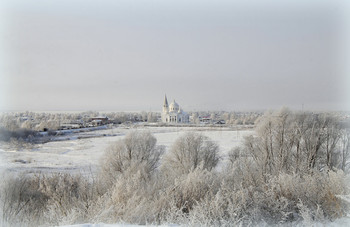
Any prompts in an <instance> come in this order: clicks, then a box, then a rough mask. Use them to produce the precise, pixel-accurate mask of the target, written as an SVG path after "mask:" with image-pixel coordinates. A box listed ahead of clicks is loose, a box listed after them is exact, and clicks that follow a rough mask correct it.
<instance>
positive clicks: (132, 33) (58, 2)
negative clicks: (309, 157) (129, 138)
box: [0, 0, 350, 111]
mask: <svg viewBox="0 0 350 227" xmlns="http://www.w3.org/2000/svg"><path fill="white" fill-rule="evenodd" d="M282 2H283V3H282ZM305 2H307V3H305ZM0 15H1V16H0V21H1V22H0V26H1V27H0V47H1V51H0V60H1V62H0V80H1V85H0V89H1V91H0V95H1V99H0V110H35V111H40V110H51V111H52V110H97V111H107V110H109V111H137V110H145V111H150V110H151V111H160V110H161V107H162V103H163V98H164V94H167V96H168V99H169V100H168V101H169V102H170V101H172V100H173V99H176V101H177V102H178V103H179V104H180V106H181V107H183V109H184V110H185V111H186V110H189V111H192V110H233V111H235V110H263V109H276V108H280V107H282V106H287V107H290V108H292V109H301V108H302V105H304V108H305V109H309V110H350V103H349V101H350V92H349V90H350V89H349V87H350V78H349V77H350V76H349V75H350V74H349V72H350V70H349V68H348V65H349V64H347V63H348V62H349V59H350V58H349V55H348V54H349V52H350V51H349V50H350V48H349V46H350V45H349V40H350V35H349V29H348V28H349V25H350V23H349V21H350V20H349V16H347V15H350V11H349V4H347V3H346V1H345V0H344V1H322V0H318V1H313V0H311V1H301V0H300V1H298V0H293V1H277V0H276V1H273V0H264V1H262V0H259V1H258V0H255V1H254V0H253V1H222V0H219V1H205V0H200V1H199V0H198V1H181V0H174V1H171V0H168V1H165V0H158V1H156V0H125V1H116V0H110V1H107V0H103V1H101V0H100V1H97V0H96V1H92V0H90V1H89V0H41V1H34V0H23V1H14V0H11V1H10V0H2V1H1V3H0Z"/></svg>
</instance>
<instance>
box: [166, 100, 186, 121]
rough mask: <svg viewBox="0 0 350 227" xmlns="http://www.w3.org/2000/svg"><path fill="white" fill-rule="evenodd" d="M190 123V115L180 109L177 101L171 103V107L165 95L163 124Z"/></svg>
mask: <svg viewBox="0 0 350 227" xmlns="http://www.w3.org/2000/svg"><path fill="white" fill-rule="evenodd" d="M189 121H190V118H189V115H188V114H187V113H186V112H184V111H183V110H182V109H181V108H180V106H179V104H177V103H176V102H175V100H174V101H173V102H172V103H170V105H168V100H167V97H166V95H165V97H164V104H163V112H162V122H164V123H180V124H181V123H189Z"/></svg>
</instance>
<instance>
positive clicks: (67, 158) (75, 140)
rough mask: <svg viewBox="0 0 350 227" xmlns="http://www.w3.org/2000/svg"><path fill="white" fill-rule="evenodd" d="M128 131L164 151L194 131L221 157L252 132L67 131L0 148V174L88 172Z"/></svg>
mask: <svg viewBox="0 0 350 227" xmlns="http://www.w3.org/2000/svg"><path fill="white" fill-rule="evenodd" d="M132 130H145V131H150V132H151V133H152V134H153V135H154V136H155V137H156V138H157V144H158V145H164V146H165V147H166V150H168V149H169V148H170V147H171V145H172V144H173V143H174V142H175V140H176V139H177V138H178V137H180V136H182V135H184V134H185V133H186V132H190V131H195V132H198V133H201V134H203V135H205V136H208V137H209V138H210V139H211V140H213V141H215V142H217V143H218V144H219V146H220V151H221V155H222V156H225V155H226V154H227V152H228V151H229V150H230V149H232V148H233V147H235V146H238V145H240V143H241V142H242V139H243V137H244V136H246V135H251V134H252V133H253V130H251V129H245V130H236V129H232V128H224V127H223V128H217V127H145V126H142V125H140V126H137V127H136V126H135V127H131V128H127V127H115V128H110V129H107V128H100V130H95V131H87V130H71V131H67V130H66V131H65V133H64V134H63V135H62V136H58V137H54V138H53V139H54V140H53V141H51V142H47V143H44V144H37V145H34V146H33V147H24V148H20V149H14V148H13V147H12V146H10V145H8V144H4V143H1V144H0V157H1V161H0V170H7V171H22V170H27V171H33V172H35V171H60V172H62V171H80V172H84V171H91V170H94V169H95V168H96V166H97V165H98V162H99V159H100V157H101V156H102V155H103V153H104V151H105V150H106V148H107V147H108V146H109V145H111V144H112V143H114V142H116V141H118V140H120V139H122V138H124V136H125V135H126V134H127V133H129V132H130V131H132Z"/></svg>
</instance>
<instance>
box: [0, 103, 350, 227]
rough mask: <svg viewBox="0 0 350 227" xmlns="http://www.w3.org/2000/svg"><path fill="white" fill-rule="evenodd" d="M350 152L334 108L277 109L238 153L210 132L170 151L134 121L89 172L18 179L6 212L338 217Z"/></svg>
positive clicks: (45, 218)
mask: <svg viewBox="0 0 350 227" xmlns="http://www.w3.org/2000/svg"><path fill="white" fill-rule="evenodd" d="M348 158H349V129H348V128H346V127H344V126H343V125H342V124H341V122H340V121H339V120H338V119H337V118H335V117H334V116H332V115H329V114H318V115H315V114H311V113H293V112H291V111H289V110H287V109H282V110H280V111H277V112H268V113H266V114H265V115H264V116H263V117H262V118H261V119H260V120H259V122H258V125H257V129H256V134H255V135H254V136H250V137H247V138H245V140H244V143H243V145H242V147H238V148H234V149H232V150H231V151H230V152H229V155H228V160H227V159H226V158H225V157H223V156H219V146H218V145H217V144H216V143H215V142H214V141H212V140H210V139H209V138H207V137H205V136H203V135H201V134H197V133H187V134H184V135H183V136H181V137H179V138H178V139H177V140H176V141H175V143H174V144H173V145H172V146H171V148H170V149H169V151H167V152H165V149H164V147H162V146H159V145H157V141H156V138H155V137H154V136H153V135H151V134H150V133H149V132H140V131H134V132H131V133H130V134H128V135H127V136H126V137H125V138H124V139H122V140H120V141H117V142H116V143H115V144H113V145H111V146H110V147H109V148H108V149H107V151H106V152H105V154H104V156H103V157H102V159H101V162H100V170H99V171H98V172H97V173H96V175H95V174H93V175H92V176H90V177H89V178H86V177H82V176H75V175H70V174H54V175H52V176H45V175H39V176H34V177H33V176H32V175H25V176H22V177H17V178H15V179H13V178H12V179H10V180H8V181H7V183H6V184H4V187H3V189H2V190H3V191H2V192H1V194H0V195H1V204H2V208H3V222H4V223H5V224H8V223H10V224H13V223H16V224H18V223H19V224H21V225H29V226H30V225H34V226H35V225H40V224H44V223H45V224H46V225H47V224H50V225H60V224H73V223H82V222H93V223H96V222H105V223H118V222H127V223H135V224H150V223H153V224H164V223H177V224H184V225H198V226H217V225H219V226H232V225H257V224H262V223H265V224H266V225H272V224H280V223H286V222H291V221H293V222H304V224H310V223H312V222H314V221H318V222H326V221H332V220H334V219H336V218H339V217H342V216H344V215H346V214H347V212H348V209H349V203H348V202H347V201H349V200H348V199H346V198H345V196H347V195H348V194H349V192H350V191H349V185H348V175H346V174H345V172H346V171H348ZM225 160H226V161H227V165H224V163H225ZM220 161H222V165H221V168H216V167H217V165H218V163H219V162H220ZM3 195H4V196H3ZM344 198H345V199H344Z"/></svg>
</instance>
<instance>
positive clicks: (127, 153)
mask: <svg viewBox="0 0 350 227" xmlns="http://www.w3.org/2000/svg"><path fill="white" fill-rule="evenodd" d="M163 152H164V147H163V146H158V145H157V139H156V138H155V137H154V136H153V135H152V134H151V133H150V132H143V131H133V132H131V133H129V134H127V135H126V136H125V138H124V139H122V140H119V141H117V142H116V143H114V144H112V145H111V146H110V147H109V148H108V149H107V151H106V153H105V154H104V155H103V157H102V159H101V171H102V176H103V177H105V178H106V181H108V182H107V183H113V181H115V180H116V179H117V178H118V176H119V175H120V174H124V173H125V172H128V173H130V172H131V173H135V172H137V171H142V173H143V174H144V175H145V177H147V176H148V175H149V174H151V173H152V172H153V171H154V170H155V169H156V168H157V167H158V163H159V159H160V156H161V155H162V154H163Z"/></svg>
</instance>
